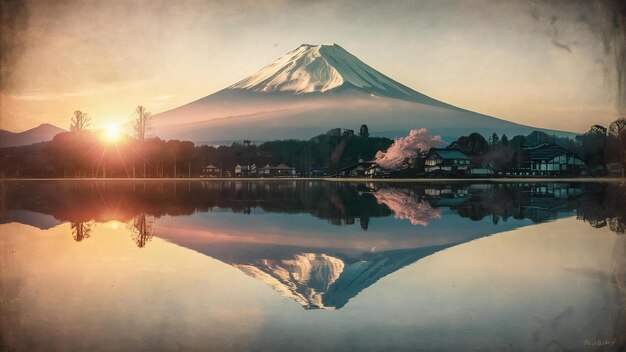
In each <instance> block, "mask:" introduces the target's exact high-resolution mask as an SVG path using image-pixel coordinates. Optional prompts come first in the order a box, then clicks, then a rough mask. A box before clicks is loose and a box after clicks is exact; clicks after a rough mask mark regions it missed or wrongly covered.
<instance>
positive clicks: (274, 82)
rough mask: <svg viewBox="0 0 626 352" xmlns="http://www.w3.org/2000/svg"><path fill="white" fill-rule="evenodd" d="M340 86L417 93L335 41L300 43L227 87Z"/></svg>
mask: <svg viewBox="0 0 626 352" xmlns="http://www.w3.org/2000/svg"><path fill="white" fill-rule="evenodd" d="M341 87H344V88H355V89H360V90H365V91H367V92H369V93H382V94H383V95H386V96H392V97H398V96H401V97H405V98H406V97H409V96H411V95H413V93H416V92H415V91H413V90H412V89H410V88H408V87H406V86H403V85H402V84H400V83H398V82H396V81H394V80H392V79H391V78H389V77H387V76H385V75H383V74H382V73H380V72H378V71H376V70H375V69H373V68H372V67H370V66H368V65H367V64H365V63H364V62H363V61H361V60H359V59H358V58H357V57H356V56H354V55H352V54H350V53H349V52H348V51H346V50H345V49H344V48H342V47H341V46H339V45H337V44H321V45H317V44H302V45H300V46H299V47H298V48H296V49H294V50H292V51H290V52H288V53H286V54H285V55H283V56H281V57H279V58H278V59H277V60H276V61H274V62H273V63H271V64H270V65H268V66H265V67H264V68H263V69H261V70H260V71H259V72H257V73H255V74H253V75H252V76H249V77H248V78H245V79H244V80H242V81H240V82H238V83H236V84H234V85H232V86H230V87H228V89H243V90H249V91H255V92H265V93H269V92H290V93H293V94H303V93H314V92H318V93H324V92H327V91H331V90H333V89H338V88H341Z"/></svg>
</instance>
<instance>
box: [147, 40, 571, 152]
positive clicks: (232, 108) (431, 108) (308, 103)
mask: <svg viewBox="0 0 626 352" xmlns="http://www.w3.org/2000/svg"><path fill="white" fill-rule="evenodd" d="M153 121H154V127H155V128H154V132H155V133H156V134H157V135H158V136H160V137H162V138H180V139H190V140H193V141H211V140H229V139H231V140H239V139H243V138H246V139H253V140H269V139H284V138H303V139H308V138H310V137H312V136H314V135H317V134H319V133H322V132H325V131H326V130H328V129H330V128H333V127H346V128H354V129H356V128H358V127H359V126H360V125H361V124H363V123H366V124H368V125H369V127H370V131H373V132H374V134H375V135H379V136H387V137H397V136H401V135H404V134H406V132H408V130H410V129H415V128H421V127H425V128H428V129H429V130H431V131H432V132H433V133H437V134H440V135H443V136H449V137H457V136H459V135H463V134H468V133H470V132H479V133H481V134H485V135H486V134H491V133H492V132H494V131H495V132H498V133H506V134H508V135H515V134H528V133H530V132H532V131H534V130H541V131H545V132H547V133H550V134H552V133H556V134H559V135H567V134H568V133H566V132H557V131H550V130H544V129H537V128H533V127H530V126H524V125H520V124H516V123H513V122H510V121H505V120H501V119H497V118H494V117H491V116H486V115H482V114H478V113H475V112H472V111H468V110H464V109H461V108H458V107H455V106H452V105H449V104H446V103H444V102H441V101H438V100H436V99H433V98H430V97H428V96H426V95H424V94H421V93H419V92H417V91H415V90H413V89H411V88H409V87H407V86H405V85H402V84H401V83H399V82H396V81H395V80H393V79H391V78H389V77H387V76H385V75H384V74H382V73H380V72H379V71H377V70H375V69H373V68H372V67H370V66H368V65H367V64H365V63H364V62H363V61H361V60H359V59H358V58H357V57H355V56H354V55H352V54H350V53H349V52H347V51H346V50H345V49H343V48H342V47H340V46H339V45H336V44H333V45H302V46H300V47H298V48H296V49H295V50H293V51H290V52H289V53H287V54H285V55H283V56H282V57H280V58H278V59H277V60H276V61H275V62H273V63H272V64H270V65H268V66H266V67H264V68H263V69H261V70H260V71H259V72H257V73H255V74H253V75H251V76H249V77H247V78H245V79H243V80H241V81H240V82H238V83H236V84H233V85H231V86H229V87H227V88H226V89H223V90H221V91H219V92H217V93H214V94H212V95H209V96H207V97H204V98H201V99H199V100H196V101H194V102H191V103H189V104H186V105H183V106H181V107H178V108H175V109H172V110H169V111H166V112H163V113H160V114H157V115H155V119H154V120H153Z"/></svg>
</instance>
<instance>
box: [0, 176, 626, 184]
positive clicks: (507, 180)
mask: <svg viewBox="0 0 626 352" xmlns="http://www.w3.org/2000/svg"><path fill="white" fill-rule="evenodd" d="M3 181H103V182H109V181H128V182H158V181H168V182H170V181H179V182H182V181H194V182H197V181H209V182H211V181H220V182H221V181H245V182H277V181H316V182H320V181H322V182H367V183H369V182H376V183H477V182H491V183H511V182H521V183H541V182H559V183H563V182H587V183H592V182H612V183H626V178H620V177H572V178H563V177H555V178H537V177H533V178H530V177H529V178H351V177H345V178H335V177H267V178H258V177H241V178H235V177H191V178H171V177H164V178H113V177H111V178H0V182H3Z"/></svg>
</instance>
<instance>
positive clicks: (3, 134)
mask: <svg viewBox="0 0 626 352" xmlns="http://www.w3.org/2000/svg"><path fill="white" fill-rule="evenodd" d="M61 132H66V131H65V130H64V129H62V128H59V127H57V126H54V125H51V124H49V123H42V124H41V125H39V126H37V127H35V128H31V129H29V130H26V131H23V132H10V131H6V130H0V147H18V146H21V145H29V144H33V143H39V142H45V141H49V140H52V138H54V136H56V135H57V134H59V133H61Z"/></svg>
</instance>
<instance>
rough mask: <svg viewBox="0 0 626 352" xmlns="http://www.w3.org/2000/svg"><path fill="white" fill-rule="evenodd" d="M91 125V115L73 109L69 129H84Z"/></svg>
mask: <svg viewBox="0 0 626 352" xmlns="http://www.w3.org/2000/svg"><path fill="white" fill-rule="evenodd" d="M89 127H91V117H89V115H87V114H85V113H84V112H82V111H80V110H76V111H74V114H73V115H72V119H71V122H70V131H85V130H87V129H88V128H89Z"/></svg>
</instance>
